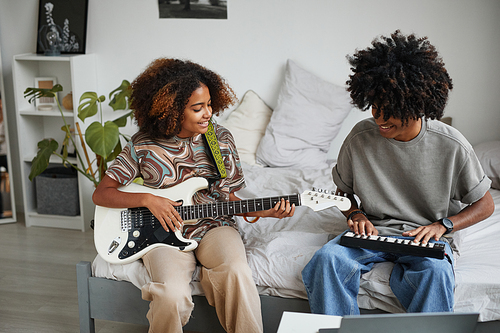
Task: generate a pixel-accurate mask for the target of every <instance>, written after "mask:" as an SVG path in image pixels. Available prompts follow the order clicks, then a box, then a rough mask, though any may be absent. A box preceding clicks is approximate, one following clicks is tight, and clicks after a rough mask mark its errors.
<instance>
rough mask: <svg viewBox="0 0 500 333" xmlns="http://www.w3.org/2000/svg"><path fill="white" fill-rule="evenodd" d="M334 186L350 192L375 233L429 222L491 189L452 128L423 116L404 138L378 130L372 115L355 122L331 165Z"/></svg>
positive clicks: (396, 232)
mask: <svg viewBox="0 0 500 333" xmlns="http://www.w3.org/2000/svg"><path fill="white" fill-rule="evenodd" d="M332 175H333V181H334V182H335V184H336V185H337V187H338V188H339V189H340V190H342V191H344V192H346V193H351V194H355V195H357V196H358V197H359V199H360V201H361V208H362V209H363V210H364V211H365V212H366V213H367V214H368V218H369V219H370V221H371V222H372V223H373V224H374V225H375V226H376V227H377V229H378V230H379V233H380V234H384V235H401V232H402V231H406V230H411V229H414V228H417V227H419V226H422V225H429V224H431V223H433V222H435V221H437V220H439V219H440V218H443V217H448V216H452V215H455V214H457V213H458V212H459V211H460V210H461V209H462V208H463V204H466V205H468V204H472V203H474V202H476V201H477V200H479V199H481V198H482V197H483V196H484V194H485V193H486V191H488V189H489V188H490V184H491V181H490V180H489V179H488V178H487V177H486V175H485V174H484V172H483V169H482V168H481V165H480V164H479V161H478V159H477V157H476V154H475V153H474V150H473V149H472V146H471V145H470V144H469V142H468V141H467V140H466V139H465V137H464V136H463V135H462V134H461V133H460V132H458V131H457V130H456V129H455V128H453V127H451V126H448V125H446V124H444V123H442V122H440V121H437V120H424V119H423V120H422V129H421V131H420V133H419V135H418V136H417V137H415V138H414V139H413V140H411V141H408V142H402V141H397V140H394V139H386V138H384V137H382V136H381V135H380V132H379V129H378V126H377V125H376V124H375V121H374V119H373V118H370V119H366V120H363V121H361V122H359V123H358V124H356V125H355V126H354V128H353V129H352V131H351V133H350V134H349V135H348V136H347V138H346V140H345V141H344V143H343V145H342V148H341V149H340V152H339V157H338V160H337V165H336V166H335V167H334V168H333V170H332Z"/></svg>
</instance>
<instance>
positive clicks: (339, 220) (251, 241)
mask: <svg viewBox="0 0 500 333" xmlns="http://www.w3.org/2000/svg"><path fill="white" fill-rule="evenodd" d="M243 168H244V173H245V178H246V180H247V188H245V189H244V190H242V191H240V192H238V193H237V195H238V196H239V197H241V198H242V199H247V198H253V197H267V196H275V195H285V194H293V193H302V192H303V191H305V190H308V189H312V187H315V188H316V189H326V190H334V189H335V188H334V184H333V182H332V179H331V175H330V170H328V169H326V170H325V169H322V170H296V169H287V168H262V167H259V166H250V165H247V164H243ZM491 193H492V195H493V197H494V199H495V204H496V206H497V207H500V191H498V190H491ZM237 222H238V226H239V228H240V232H241V234H242V237H243V240H244V243H245V246H246V249H247V257H248V262H249V265H250V268H251V269H252V272H253V278H254V280H255V283H256V284H257V286H258V289H259V292H260V293H261V294H265V295H273V296H281V297H296V298H304V299H306V298H307V295H306V292H305V289H304V285H303V284H302V279H301V271H302V269H303V268H304V266H305V265H306V264H307V262H308V261H309V260H310V258H311V257H312V255H313V254H314V253H315V252H316V251H317V250H318V249H319V248H321V246H323V245H324V244H325V243H326V242H327V241H328V240H329V239H331V238H332V237H334V236H336V235H338V234H339V233H341V232H342V231H343V230H344V229H345V228H346V224H345V218H344V216H343V215H342V213H341V212H340V211H339V210H338V209H337V208H328V209H325V210H323V211H319V212H314V211H312V210H311V209H309V208H307V207H304V206H300V207H297V208H296V213H295V215H294V216H293V217H291V218H287V219H282V220H277V219H270V218H263V219H260V220H259V221H258V222H257V223H255V224H249V223H246V222H245V221H243V219H241V218H237ZM499 222H500V212H499V211H498V210H497V211H495V213H494V215H493V216H492V217H490V218H489V219H488V220H486V221H484V222H481V223H479V224H477V225H475V226H472V227H470V228H468V229H466V230H463V231H460V232H457V233H456V234H457V235H456V236H455V237H456V239H457V240H458V241H459V243H460V244H461V245H460V249H461V251H460V252H461V256H460V257H459V258H458V260H457V264H456V282H457V285H456V291H455V303H456V304H455V311H457V312H470V311H474V312H479V313H480V320H481V321H489V320H498V319H500V278H499V276H500V260H499V259H498V258H500V247H499V246H497V245H496V244H497V243H498V242H497V240H496V238H497V237H498V235H499V234H500V223H499ZM391 270H392V264H391V263H382V264H376V265H375V267H374V269H372V271H370V272H368V273H366V274H364V275H363V277H362V280H361V289H360V293H359V296H358V303H359V305H360V307H362V308H366V309H374V308H378V309H381V310H385V311H389V312H403V309H402V307H401V305H400V304H399V302H398V300H397V299H396V298H395V297H394V295H393V294H392V291H391V290H390V287H389V285H388V278H389V275H390V272H391ZM93 274H94V276H98V277H106V278H111V279H116V280H126V281H130V282H132V283H133V284H134V285H136V286H137V287H138V288H140V287H141V286H142V285H144V284H146V283H148V282H149V281H150V279H149V276H148V274H147V272H146V270H145V268H144V266H143V265H142V262H141V261H140V260H139V261H136V262H134V263H131V264H128V265H111V264H108V263H107V262H105V261H104V260H103V259H101V258H99V256H98V257H96V259H95V260H94V263H93ZM196 281H197V272H195V274H194V276H193V282H192V284H191V285H192V289H193V294H201V293H202V291H201V288H200V286H199V283H197V282H196Z"/></svg>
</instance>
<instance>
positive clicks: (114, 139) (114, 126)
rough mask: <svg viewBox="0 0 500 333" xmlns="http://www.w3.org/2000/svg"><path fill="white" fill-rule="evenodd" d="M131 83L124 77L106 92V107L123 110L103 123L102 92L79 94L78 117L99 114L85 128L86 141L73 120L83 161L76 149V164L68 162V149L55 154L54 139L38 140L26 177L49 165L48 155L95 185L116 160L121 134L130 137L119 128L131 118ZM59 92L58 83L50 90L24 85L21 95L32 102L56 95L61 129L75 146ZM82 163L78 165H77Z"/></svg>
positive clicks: (82, 117) (55, 144)
mask: <svg viewBox="0 0 500 333" xmlns="http://www.w3.org/2000/svg"><path fill="white" fill-rule="evenodd" d="M129 87H130V82H128V81H127V80H123V81H122V84H121V85H120V86H119V87H118V88H116V89H115V90H113V91H112V92H110V93H109V99H110V102H109V106H111V108H113V110H114V111H117V110H126V111H128V112H126V113H125V114H124V115H122V116H120V117H118V118H117V119H115V120H108V121H106V122H104V121H103V120H102V119H103V117H102V103H103V102H104V101H105V100H106V97H105V96H104V95H101V96H98V95H97V93H95V92H85V93H83V94H82V96H81V97H80V105H79V106H78V118H80V119H81V120H82V121H85V119H86V118H89V117H92V116H94V115H96V114H97V113H98V112H99V113H100V114H101V116H100V117H99V119H100V120H99V121H94V122H93V123H92V124H90V125H89V126H88V127H87V129H86V131H85V141H83V140H82V134H81V132H80V126H79V124H78V122H77V123H76V128H77V130H78V135H79V138H80V142H81V145H82V149H83V151H84V153H85V154H84V155H85V159H86V163H85V162H84V161H83V158H82V155H81V154H80V152H79V150H78V149H75V153H76V158H77V160H78V162H79V163H78V165H75V164H74V163H71V162H70V161H69V160H68V157H69V156H68V154H67V153H68V151H67V150H64V149H63V151H62V154H60V153H57V151H58V148H59V144H58V143H57V141H56V140H54V139H43V140H41V141H39V142H38V152H37V155H36V156H35V157H34V158H33V160H32V161H31V172H30V174H29V179H30V180H31V181H33V179H34V178H35V177H36V176H38V175H40V174H41V173H42V172H43V171H45V169H47V167H48V166H49V161H50V157H51V156H52V155H55V156H58V157H60V158H61V160H62V163H63V165H64V166H70V167H73V168H74V169H76V171H78V172H80V173H81V174H82V175H84V176H85V177H87V178H88V179H89V180H90V181H91V182H92V183H93V184H94V186H97V185H98V184H99V182H100V181H101V179H102V177H103V176H104V171H106V169H107V164H108V162H110V161H112V160H114V159H115V157H116V156H117V155H118V154H119V153H120V152H121V150H122V146H121V142H120V136H122V137H124V138H125V139H126V140H127V141H128V140H129V139H130V138H129V137H128V136H126V135H124V134H122V133H120V131H119V127H124V126H125V125H126V124H127V119H128V118H129V117H132V111H131V110H130V109H129V100H130V88H129ZM59 91H62V86H61V85H60V84H57V85H55V86H54V87H53V88H52V89H41V88H27V89H26V90H25V91H24V97H25V98H29V99H28V102H29V103H32V102H33V101H34V100H36V99H37V98H40V97H53V98H55V101H56V104H57V106H58V108H59V111H60V113H61V117H62V120H63V122H64V126H63V127H61V129H62V130H63V131H64V132H66V134H67V138H68V141H67V142H68V145H69V141H71V143H72V144H73V146H74V147H77V145H76V144H75V140H74V135H72V133H71V129H70V126H69V125H68V123H67V122H66V118H65V117H64V113H63V109H62V107H61V105H60V104H59V99H58V98H57V92H59ZM86 146H88V147H89V148H90V149H91V150H92V151H93V152H94V153H95V154H96V158H95V159H94V160H93V161H91V160H90V158H89V156H88V154H87V148H86ZM94 164H95V165H96V169H95V171H94V169H93V168H92V165H94ZM79 166H81V167H79Z"/></svg>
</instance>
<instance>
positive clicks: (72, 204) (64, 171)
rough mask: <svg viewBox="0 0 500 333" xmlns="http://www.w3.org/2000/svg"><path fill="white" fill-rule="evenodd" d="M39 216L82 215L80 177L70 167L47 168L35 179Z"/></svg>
mask: <svg viewBox="0 0 500 333" xmlns="http://www.w3.org/2000/svg"><path fill="white" fill-rule="evenodd" d="M35 186H36V201H37V205H36V207H37V212H38V214H52V215H66V216H75V215H80V203H79V198H78V177H77V172H76V170H75V169H73V168H71V167H69V168H65V167H53V168H47V170H45V171H44V172H42V173H41V174H40V175H39V176H37V177H35Z"/></svg>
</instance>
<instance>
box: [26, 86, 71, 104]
mask: <svg viewBox="0 0 500 333" xmlns="http://www.w3.org/2000/svg"><path fill="white" fill-rule="evenodd" d="M62 90H63V87H62V86H61V85H60V84H56V85H54V86H53V87H52V88H51V89H42V88H26V90H25V91H24V98H29V99H28V102H29V103H30V104H31V103H32V102H33V101H34V100H35V99H37V98H40V97H55V98H57V94H56V93H57V92H59V91H62Z"/></svg>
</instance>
